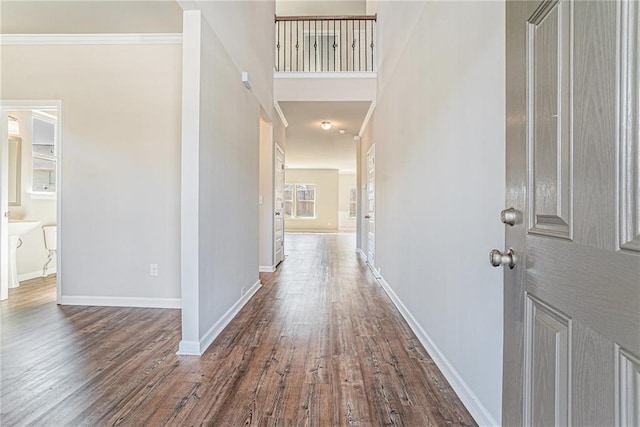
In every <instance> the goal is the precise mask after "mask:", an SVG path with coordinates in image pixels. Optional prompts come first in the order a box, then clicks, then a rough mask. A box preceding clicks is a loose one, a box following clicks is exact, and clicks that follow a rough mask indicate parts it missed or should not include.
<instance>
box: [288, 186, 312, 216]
mask: <svg viewBox="0 0 640 427" xmlns="http://www.w3.org/2000/svg"><path fill="white" fill-rule="evenodd" d="M284 185H285V187H286V186H287V185H290V186H291V188H292V190H291V199H285V198H284V194H283V204H284V203H286V202H288V201H290V202H291V215H290V216H287V215H286V213H285V218H287V219H296V220H315V219H317V216H316V215H317V210H316V205H317V203H318V185H317V184H311V183H309V184H307V183H299V182H285V184H284ZM303 185H304V186H310V187H313V200H298V186H303ZM283 193H286V191H284V192H283ZM298 202H312V203H313V216H299V215H298ZM283 210H284V209H283Z"/></svg>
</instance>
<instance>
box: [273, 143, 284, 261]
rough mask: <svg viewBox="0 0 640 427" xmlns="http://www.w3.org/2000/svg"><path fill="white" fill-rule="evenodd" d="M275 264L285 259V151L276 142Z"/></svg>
mask: <svg viewBox="0 0 640 427" xmlns="http://www.w3.org/2000/svg"><path fill="white" fill-rule="evenodd" d="M274 173H275V178H274V180H275V183H274V192H275V198H274V199H275V200H274V211H275V212H274V213H275V219H274V246H275V247H274V253H275V259H274V265H278V264H280V263H281V262H282V261H283V260H284V151H282V149H281V148H280V146H279V145H278V144H275V165H274Z"/></svg>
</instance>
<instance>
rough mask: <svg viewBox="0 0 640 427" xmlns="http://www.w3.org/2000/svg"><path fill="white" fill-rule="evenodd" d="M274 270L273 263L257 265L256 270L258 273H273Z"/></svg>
mask: <svg viewBox="0 0 640 427" xmlns="http://www.w3.org/2000/svg"><path fill="white" fill-rule="evenodd" d="M274 271H276V267H275V266H274V265H261V266H259V267H258V272H260V273H273V272H274Z"/></svg>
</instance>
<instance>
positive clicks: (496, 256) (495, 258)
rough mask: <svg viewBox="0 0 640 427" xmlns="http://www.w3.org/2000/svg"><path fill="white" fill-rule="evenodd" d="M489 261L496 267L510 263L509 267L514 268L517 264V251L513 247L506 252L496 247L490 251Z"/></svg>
mask: <svg viewBox="0 0 640 427" xmlns="http://www.w3.org/2000/svg"><path fill="white" fill-rule="evenodd" d="M489 262H490V263H491V265H493V266H494V267H500V266H501V265H508V266H509V268H513V267H515V266H516V253H515V251H514V250H513V249H509V250H508V251H507V253H506V254H503V253H502V252H500V251H499V250H497V249H494V250H492V251H491V252H490V253H489Z"/></svg>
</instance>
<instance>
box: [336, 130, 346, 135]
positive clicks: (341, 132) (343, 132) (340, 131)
mask: <svg viewBox="0 0 640 427" xmlns="http://www.w3.org/2000/svg"><path fill="white" fill-rule="evenodd" d="M338 132H339V133H340V135H344V134H345V133H347V130H346V129H340V130H339V131H338Z"/></svg>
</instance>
